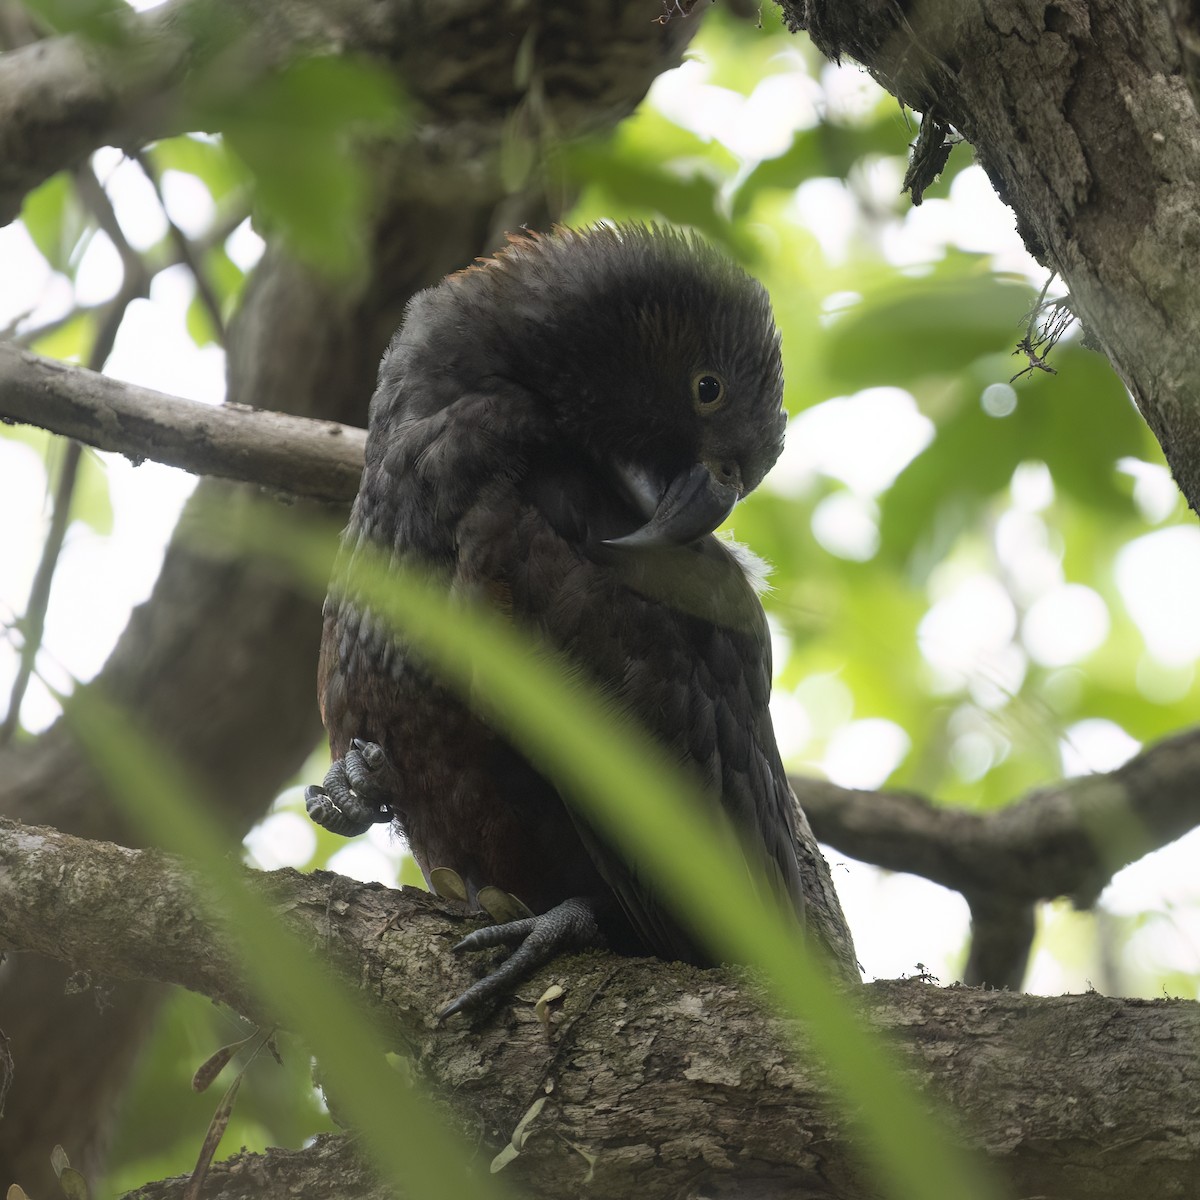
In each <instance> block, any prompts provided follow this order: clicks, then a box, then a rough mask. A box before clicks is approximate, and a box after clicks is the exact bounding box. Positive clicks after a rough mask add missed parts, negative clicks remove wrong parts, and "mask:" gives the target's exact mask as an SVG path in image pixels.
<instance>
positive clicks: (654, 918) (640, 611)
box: [308, 227, 803, 1011]
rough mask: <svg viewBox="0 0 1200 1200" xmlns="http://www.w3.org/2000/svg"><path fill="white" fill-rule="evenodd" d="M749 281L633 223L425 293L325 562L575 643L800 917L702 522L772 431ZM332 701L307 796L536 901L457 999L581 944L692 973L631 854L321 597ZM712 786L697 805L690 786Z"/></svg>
mask: <svg viewBox="0 0 1200 1200" xmlns="http://www.w3.org/2000/svg"><path fill="white" fill-rule="evenodd" d="M781 392H782V381H781V368H780V357H779V344H778V335H777V334H776V332H775V327H774V323H773V321H772V318H771V313H770V306H769V302H768V300H767V297H766V294H765V292H764V291H763V289H762V288H761V287H760V286H759V285H758V284H757V283H756V282H754V281H753V280H752V279H750V278H749V277H748V276H747V275H745V274H744V273H743V272H742V271H741V270H740V269H738V268H737V267H735V266H733V265H732V264H730V263H728V262H727V261H726V260H725V259H723V258H722V257H720V256H719V255H717V254H716V253H714V252H713V251H711V250H710V249H708V248H707V247H706V246H704V245H703V244H702V243H701V242H699V241H698V240H696V239H694V238H691V237H686V236H683V235H680V234H676V233H670V232H665V231H661V230H654V229H643V228H639V227H620V228H597V229H593V230H589V231H585V232H572V231H568V230H560V231H557V232H556V233H555V234H553V235H552V236H547V237H532V236H531V237H522V238H519V239H516V240H514V241H513V243H512V244H511V245H510V246H509V247H508V248H507V249H506V250H505V251H503V252H502V253H500V254H498V255H497V256H496V257H495V258H492V259H488V260H486V261H484V262H481V263H480V264H478V265H476V266H473V267H471V268H469V269H468V270H466V271H462V272H459V273H458V274H456V275H452V276H450V277H449V278H448V279H446V280H444V281H443V282H442V283H441V284H439V285H438V286H437V287H434V288H431V289H429V290H428V291H426V292H424V293H422V294H421V295H419V296H417V297H416V298H415V299H414V300H413V301H412V303H411V304H410V306H409V309H408V312H407V315H406V318H405V321H404V324H403V326H402V327H401V328H400V330H399V332H398V333H397V334H396V336H395V338H394V339H393V342H392V345H391V347H390V348H389V350H388V353H387V355H386V356H385V358H384V361H383V365H382V369H381V371H380V378H379V386H378V389H377V390H376V393H375V396H374V398H373V400H372V402H371V414H370V430H369V435H368V441H367V452H366V466H365V469H364V471H363V477H362V484H361V490H360V492H359V495H358V498H357V500H356V501H355V504H354V509H353V513H352V516H351V519H350V524H349V526H348V528H347V530H346V534H345V537H344V543H343V561H344V562H346V563H352V561H353V559H354V556H355V553H356V549H357V547H359V546H361V545H362V544H363V543H364V542H369V543H371V544H374V545H376V546H379V547H382V548H383V549H384V550H385V551H389V552H390V553H392V554H394V555H395V556H396V558H397V559H398V560H401V561H404V562H405V563H409V564H416V565H420V566H421V567H424V568H426V569H428V570H430V571H432V572H434V573H435V574H436V575H437V576H438V577H439V578H441V579H443V580H444V582H445V583H446V585H447V587H448V588H449V589H450V592H451V593H452V594H455V595H457V594H466V595H471V596H473V597H477V598H481V599H483V600H484V601H485V602H487V603H489V604H492V605H494V606H496V607H498V608H500V609H501V610H502V611H504V612H505V613H508V614H511V616H512V619H513V620H514V621H515V622H517V623H519V624H520V625H521V626H523V627H525V628H527V629H528V630H530V631H531V632H532V633H534V634H535V635H536V636H537V637H539V638H542V639H545V640H546V641H547V642H549V643H550V644H552V645H553V646H555V647H557V648H559V649H560V650H562V651H563V652H565V653H566V654H567V655H568V656H569V657H570V658H571V659H572V660H573V661H574V662H575V663H576V664H578V666H579V667H580V668H581V671H582V673H583V674H584V675H585V676H586V677H588V678H590V679H591V680H592V681H594V682H595V683H596V684H597V685H598V686H600V687H601V688H603V689H604V690H606V691H607V692H608V693H609V694H610V695H611V696H612V697H613V698H614V699H615V700H616V701H617V702H618V703H619V704H620V705H621V706H623V707H624V708H625V709H627V710H628V711H629V712H631V713H632V714H633V715H634V716H635V717H636V718H637V719H638V720H640V721H641V722H642V723H643V724H644V726H645V727H646V728H647V729H648V730H649V732H650V733H651V734H652V735H653V736H654V737H655V738H656V739H657V740H658V741H659V742H660V743H661V744H662V745H663V746H664V747H666V748H668V749H669V751H670V753H671V754H672V755H673V756H674V757H675V758H677V759H678V761H679V762H680V763H681V764H682V765H683V766H684V767H685V768H686V769H687V770H688V771H690V772H691V774H692V776H693V777H694V778H695V779H696V780H697V782H698V785H699V787H698V792H699V794H700V795H701V796H707V797H709V798H710V799H711V800H713V801H715V802H717V803H719V804H720V805H722V806H723V808H724V809H725V811H726V812H727V813H728V815H729V816H730V818H731V819H732V820H733V822H734V824H735V825H736V827H737V828H738V829H739V830H740V832H741V833H742V835H743V838H744V839H745V841H746V844H747V846H748V847H749V850H748V853H749V854H750V855H751V857H752V858H753V859H754V860H755V861H756V865H757V866H758V867H759V868H761V869H763V870H765V871H766V872H767V874H768V876H769V877H771V878H773V879H774V881H775V882H776V884H777V885H778V887H779V888H780V889H782V891H783V892H784V893H786V895H787V896H789V897H790V898H791V900H792V902H793V904H794V906H795V909H796V911H797V914H798V915H800V916H802V914H803V899H802V887H801V878H800V868H799V865H798V862H797V857H796V849H795V844H796V831H795V818H794V814H793V807H792V805H793V800H792V797H791V793H790V791H789V788H788V784H787V779H786V776H785V774H784V771H783V767H782V765H781V763H780V759H779V754H778V751H777V749H776V746H775V738H774V733H773V730H772V727H771V721H770V716H769V713H768V709H767V702H768V699H769V694H770V681H771V656H770V643H769V639H768V634H767V627H766V620H765V617H764V615H763V611H762V608H761V605H760V604H759V601H758V599H757V595H756V593H755V590H754V586H753V583H752V581H751V579H749V578H748V575H747V570H746V568H745V566H744V562H745V559H744V558H743V557H742V556H740V555H739V553H738V551H737V550H736V549H735V548H733V547H732V546H731V544H730V543H728V542H726V541H723V540H720V539H718V538H716V537H714V536H711V531H712V530H713V529H714V528H715V527H716V526H717V525H718V524H720V522H721V521H722V520H723V519H724V517H725V516H726V515H727V513H728V512H729V510H730V509H731V508H732V506H733V504H734V502H735V501H736V500H737V499H738V498H740V497H741V496H743V495H745V494H746V493H747V492H749V491H750V490H751V489H752V488H754V487H755V486H756V485H757V484H758V483H759V481H760V480H761V479H762V477H763V475H764V474H765V472H766V471H767V469H768V468H769V467H770V466H771V464H772V463H773V462H774V460H775V458H776V457H777V455H778V453H779V450H780V447H781V444H782V437H783V426H784V415H783V411H782V407H781ZM318 686H319V692H320V700H321V709H322V714H323V717H324V720H325V724H326V727H327V728H328V730H329V736H330V745H331V748H332V753H333V756H334V758H335V760H337V761H336V762H335V764H334V767H333V769H332V770H331V772H330V774H329V776H327V778H326V781H325V786H324V788H310V789H309V793H308V808H309V812H310V814H311V815H312V816H313V818H314V819H315V820H317V821H318V822H319V823H320V824H322V825H325V826H326V827H327V828H330V829H333V830H334V831H335V832H338V833H345V834H354V833H360V832H362V831H363V830H364V829H365V828H367V827H368V826H369V825H370V824H371V823H372V822H373V821H378V820H388V819H394V820H395V821H396V822H397V823H398V825H399V826H400V828H401V829H402V831H403V833H404V835H405V836H406V837H407V839H408V842H409V844H410V846H411V847H412V851H413V854H414V855H415V857H416V859H417V862H418V863H419V864H420V866H421V868H422V870H423V871H424V872H425V874H426V877H427V878H428V877H429V874H430V872H431V870H433V869H434V868H436V867H447V868H451V869H452V870H453V871H455V872H457V874H458V875H459V876H460V877H461V879H462V880H463V882H464V884H465V886H466V888H467V891H468V893H469V899H470V900H471V901H472V902H474V901H475V900H476V898H477V894H478V892H479V890H480V889H482V888H486V887H488V886H495V887H498V888H500V889H503V891H506V892H511V893H512V894H514V895H515V896H517V897H519V898H520V899H521V900H522V901H524V903H525V904H526V905H528V907H529V908H530V909H531V910H532V912H533V913H535V914H549V915H548V916H546V917H545V918H544V919H542V920H540V921H538V922H536V923H530V922H526V923H525V924H524V925H520V926H518V927H516V928H511V929H509V928H505V927H503V926H501V927H498V929H493V930H484V931H482V932H481V934H478V935H472V938H470V939H468V942H467V944H468V946H478V945H485V944H493V943H495V942H497V941H508V942H521V941H522V939H524V942H523V944H522V945H521V946H520V948H519V949H518V950H517V952H516V953H515V954H514V955H513V956H512V958H510V959H509V960H508V962H507V963H506V964H505V966H504V967H502V968H501V970H500V971H499V972H497V974H496V975H493V976H491V977H489V979H488V980H486V981H484V982H483V983H482V984H481V985H476V986H475V987H474V988H472V989H470V990H469V991H468V992H467V993H465V995H464V996H463V997H460V1000H459V1001H457V1002H455V1004H454V1005H452V1006H450V1009H449V1010H448V1011H455V1010H456V1009H457V1008H459V1007H468V1006H470V1005H472V1004H475V1003H479V1002H481V1001H482V1000H484V999H487V998H489V997H491V996H493V995H494V994H495V993H496V992H497V991H498V990H502V989H503V988H505V987H508V986H511V984H512V983H513V982H514V981H515V978H517V977H519V976H520V975H521V974H524V973H527V972H528V971H529V970H531V969H532V967H533V966H536V965H537V964H538V963H540V962H542V961H544V960H545V959H546V958H548V957H550V956H551V955H552V954H553V953H556V952H557V951H558V950H560V949H563V948H567V947H572V946H577V945H580V944H582V943H584V942H587V941H589V940H595V939H596V938H597V936H598V935H603V937H604V938H605V939H606V940H607V941H608V942H609V943H610V944H612V945H614V946H615V947H616V948H618V949H622V950H627V951H638V950H648V951H650V952H652V953H654V954H657V955H660V956H662V957H664V958H679V959H684V960H688V961H692V962H698V963H706V962H707V961H708V956H707V955H706V953H705V952H704V950H703V949H702V948H700V947H699V946H698V945H697V944H696V942H695V940H694V939H693V937H692V936H691V934H690V933H689V932H688V931H687V930H686V929H685V928H684V926H683V925H682V924H681V923H680V922H679V921H678V920H677V919H676V918H675V916H674V915H673V914H672V913H671V912H670V911H669V910H668V909H667V908H665V907H664V906H663V904H662V903H661V902H660V900H659V899H658V894H657V891H656V889H655V888H654V886H653V884H652V883H651V882H649V881H648V880H647V879H646V877H645V874H644V873H643V871H642V870H641V869H640V868H639V865H638V864H637V863H636V862H627V861H625V860H624V859H622V857H621V856H620V855H618V854H616V853H615V852H614V851H613V850H612V849H611V848H610V847H609V846H608V845H607V844H606V843H605V842H604V840H603V839H602V838H600V837H599V836H598V835H597V834H596V833H595V832H594V830H592V829H591V828H590V827H589V826H588V824H587V823H586V821H585V820H583V819H582V818H581V817H579V816H577V815H576V814H574V813H573V812H572V811H571V808H570V798H569V797H567V798H565V802H564V798H563V797H560V796H559V794H558V793H557V792H556V791H555V789H554V788H553V787H551V786H550V784H549V783H548V782H547V781H546V780H545V779H543V777H542V776H541V775H540V774H539V773H538V771H537V769H536V766H535V765H533V764H531V763H530V762H529V761H527V760H526V758H524V757H523V756H522V755H521V754H520V753H518V752H517V751H516V750H514V749H513V748H512V747H511V746H510V745H509V744H508V743H507V742H506V741H505V740H504V739H503V738H502V737H500V736H499V735H497V734H496V733H495V732H493V731H492V730H491V729H490V728H489V727H488V726H487V725H486V724H484V723H483V722H482V721H480V720H479V719H478V718H476V717H475V716H474V715H473V714H472V713H471V712H470V711H469V710H468V709H467V708H466V707H464V705H463V704H462V703H461V702H460V701H459V700H458V699H457V698H456V697H455V696H454V695H452V694H451V693H449V692H448V691H446V690H444V689H443V688H442V687H441V686H440V685H439V684H438V683H437V682H436V681H435V680H434V679H432V678H431V677H430V676H429V675H428V674H427V673H426V671H425V670H424V669H423V668H422V667H421V666H420V665H418V663H417V662H415V661H414V660H413V659H412V657H411V656H410V654H409V652H408V650H407V649H406V648H405V646H404V645H403V644H397V643H396V642H394V641H393V640H392V639H390V638H389V637H388V636H386V635H385V634H384V632H383V631H382V630H381V629H380V628H379V627H378V626H377V625H376V624H375V623H374V622H373V621H372V620H371V618H370V615H369V614H367V613H363V612H360V611H359V610H358V609H356V608H355V607H354V606H353V605H352V604H351V603H348V602H345V601H339V600H336V599H334V598H333V597H331V599H330V600H329V601H328V602H327V604H326V611H325V629H324V640H323V644H322V653H321V663H320V671H319V685H318ZM703 802H704V801H703V799H700V800H698V803H703Z"/></svg>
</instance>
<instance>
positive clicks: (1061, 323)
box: [1008, 273, 1075, 383]
mask: <svg viewBox="0 0 1200 1200" xmlns="http://www.w3.org/2000/svg"><path fill="white" fill-rule="evenodd" d="M1057 277H1058V276H1057V273H1054V274H1051V275H1050V277H1049V278H1048V279H1047V280H1046V282H1045V284H1043V285H1042V290H1041V293H1040V294H1039V295H1038V298H1037V303H1036V304H1034V306H1033V308H1031V309H1030V310H1029V322H1028V324H1027V325H1026V326H1025V336H1024V337H1023V338H1022V339H1021V340H1020V341H1019V342H1018V343H1017V348H1016V349H1015V350H1014V351H1013V353H1014V354H1024V355H1025V356H1026V358H1028V360H1029V365H1028V366H1025V367H1023V368H1022V369H1021V370H1020V371H1018V372H1017V373H1016V374H1015V375H1014V376H1013V377H1012V378H1011V379H1010V380H1009V381H1008V382H1009V383H1016V381H1017V380H1018V379H1020V378H1021V376H1022V375H1028V374H1029V373H1030V372H1032V371H1045V372H1046V373H1047V374H1048V375H1057V374H1058V372H1057V371H1056V370H1055V369H1054V368H1053V367H1052V366H1051V365H1050V364H1049V362H1047V359H1048V358H1049V357H1050V351H1051V350H1053V349H1054V347H1055V346H1057V345H1058V343H1059V341H1060V340H1061V339H1062V336H1063V334H1064V333H1066V332H1067V330H1068V329H1069V328H1070V327H1071V323H1072V322H1073V321H1074V320H1075V313H1074V312H1073V311H1072V310H1071V298H1070V297H1069V296H1062V297H1060V298H1059V299H1057V300H1049V301H1048V300H1047V299H1046V293H1047V292H1048V291H1049V290H1050V285H1051V284H1052V283H1053V282H1054V280H1055V279H1056V278H1057ZM1046 312H1050V313H1051V314H1052V315H1051V316H1050V317H1049V318H1048V319H1046V320H1045V321H1043V322H1042V324H1041V328H1040V329H1039V327H1038V321H1039V318H1041V316H1042V314H1043V313H1046Z"/></svg>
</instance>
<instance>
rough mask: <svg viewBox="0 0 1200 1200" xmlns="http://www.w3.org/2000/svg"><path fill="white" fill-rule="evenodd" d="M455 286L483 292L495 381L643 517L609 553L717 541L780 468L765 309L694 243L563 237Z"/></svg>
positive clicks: (732, 270) (602, 231)
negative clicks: (542, 418)
mask: <svg viewBox="0 0 1200 1200" xmlns="http://www.w3.org/2000/svg"><path fill="white" fill-rule="evenodd" d="M471 276H474V278H469V277H471ZM459 278H460V279H461V280H462V282H463V284H464V285H466V286H467V287H469V288H471V289H472V290H474V289H475V288H476V287H479V286H482V287H483V289H484V291H485V292H487V293H490V295H489V304H488V308H489V309H490V310H491V311H490V314H489V316H490V320H489V322H488V323H489V324H490V325H491V331H490V332H491V338H489V341H490V342H491V347H492V348H491V354H492V355H494V356H496V357H499V358H502V359H503V360H504V368H503V373H504V374H505V376H506V377H507V378H508V379H509V380H510V381H512V382H515V383H518V384H519V385H520V386H522V387H523V388H527V389H529V390H530V391H532V392H534V393H535V394H536V395H537V396H538V397H539V398H540V399H542V400H544V401H545V402H546V404H547V406H548V410H549V412H550V413H551V414H552V418H553V421H554V423H555V427H556V430H557V435H558V436H559V437H561V438H562V439H564V440H565V441H567V442H570V443H571V444H573V445H575V446H577V447H578V448H580V449H582V450H583V451H584V452H586V453H587V454H589V455H590V456H591V457H592V458H593V459H594V460H595V461H596V462H597V463H598V464H600V466H601V467H602V469H604V470H606V471H608V472H609V473H610V474H611V476H612V477H613V478H614V482H616V483H617V485H618V486H619V487H621V488H622V489H623V490H624V491H625V493H626V496H627V498H628V499H629V500H630V501H631V502H632V503H633V505H634V507H635V508H636V509H638V510H639V511H640V512H641V513H642V516H643V518H644V521H645V523H644V524H643V525H642V526H641V527H640V528H638V529H636V530H635V531H634V532H632V533H630V534H628V535H626V536H624V537H620V538H617V539H614V541H613V543H612V544H616V545H634V546H655V545H678V544H683V543H687V542H691V541H694V540H695V539H697V538H699V537H702V536H704V535H705V534H708V533H711V532H712V530H713V529H715V528H716V527H717V526H718V525H719V524H720V523H721V522H722V521H723V520H724V519H725V517H726V516H728V514H729V512H730V511H731V509H732V508H733V506H734V504H735V503H736V502H737V501H738V500H739V499H741V498H742V497H743V496H744V495H746V494H747V493H748V492H749V491H751V490H752V489H753V488H754V487H756V486H757V485H758V483H759V482H760V481H761V479H762V477H763V476H764V475H765V474H766V472H767V470H768V469H769V468H770V467H771V465H772V464H773V463H774V461H775V459H776V458H777V457H778V455H779V452H780V450H781V448H782V445H783V429H784V424H785V420H786V418H785V415H784V412H783V407H782V393H783V378H782V368H781V361H780V353H779V335H778V333H777V332H776V329H775V323H774V320H773V319H772V316H771V307H770V301H769V300H768V298H767V294H766V292H765V290H764V289H763V288H762V286H761V285H760V284H759V283H758V282H756V281H755V280H754V279H752V278H751V277H750V276H749V275H747V274H746V273H745V272H744V271H742V270H741V269H740V268H739V267H737V266H735V265H734V264H733V263H731V262H729V261H728V260H727V259H725V258H724V257H723V256H721V255H720V254H718V253H717V252H715V251H714V250H712V249H711V248H710V247H708V246H707V245H705V244H704V243H703V242H702V241H700V240H699V239H698V238H696V237H694V236H688V235H685V234H681V233H675V232H671V231H666V230H661V229H655V228H646V227H642V226H617V227H597V228H593V229H589V230H585V231H578V232H577V231H573V230H567V229H559V230H557V231H556V232H555V233H554V234H552V235H550V236H538V237H523V238H519V239H517V240H515V241H514V242H513V243H512V244H511V245H510V246H509V247H508V249H507V250H505V251H503V252H502V253H501V254H499V255H497V256H496V258H494V259H491V260H487V261H486V262H485V263H484V264H481V265H480V266H479V267H475V268H472V269H471V270H470V271H469V272H466V273H464V276H460V277H459ZM476 311H477V312H478V311H479V310H478V309H476Z"/></svg>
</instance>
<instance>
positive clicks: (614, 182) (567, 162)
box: [559, 139, 755, 261]
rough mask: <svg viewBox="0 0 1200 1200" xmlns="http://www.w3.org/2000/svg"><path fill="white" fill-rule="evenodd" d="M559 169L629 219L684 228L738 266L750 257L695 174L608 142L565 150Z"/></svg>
mask: <svg viewBox="0 0 1200 1200" xmlns="http://www.w3.org/2000/svg"><path fill="white" fill-rule="evenodd" d="M559 163H560V166H561V168H562V170H563V172H564V174H565V175H566V177H567V178H568V179H569V180H571V181H573V182H574V183H576V184H578V185H582V184H590V185H591V186H592V187H594V188H596V189H598V190H599V191H600V192H602V193H603V194H604V195H605V196H606V197H607V198H608V200H609V201H611V202H615V203H617V204H619V205H621V206H623V207H624V208H625V209H627V210H628V213H629V215H631V216H635V217H641V218H642V219H650V220H654V219H659V220H662V219H665V220H667V221H670V222H671V223H673V224H675V225H688V226H691V227H692V228H693V229H697V230H699V231H700V232H701V233H704V234H707V236H708V237H710V238H711V239H712V240H713V241H714V242H717V243H719V244H721V245H724V246H725V247H727V248H728V249H729V250H731V251H732V252H733V253H734V254H735V255H736V256H737V257H738V258H740V259H742V260H743V261H746V260H748V259H753V258H754V257H755V246H754V243H753V241H752V240H751V239H750V238H749V237H748V236H747V235H746V234H745V233H743V232H742V231H741V230H740V229H738V228H737V227H736V226H734V225H733V224H732V223H731V222H730V220H729V219H728V217H726V216H724V215H723V213H722V212H721V204H720V202H719V192H718V185H717V183H716V182H714V180H713V179H712V178H710V177H709V176H708V175H707V174H705V173H704V172H703V171H701V170H693V171H692V172H690V173H686V172H685V170H684V169H679V168H680V167H681V164H679V163H676V164H674V169H673V168H672V167H664V166H662V165H661V164H660V163H652V162H649V161H643V160H641V159H639V158H636V157H634V156H633V155H632V154H631V153H629V152H628V150H627V149H626V148H624V147H622V146H621V145H620V144H619V143H618V142H616V141H614V140H611V139H610V140H608V141H604V142H600V141H591V142H580V143H577V144H575V145H572V146H568V147H566V148H564V149H563V150H562V152H561V154H560V156H559Z"/></svg>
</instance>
